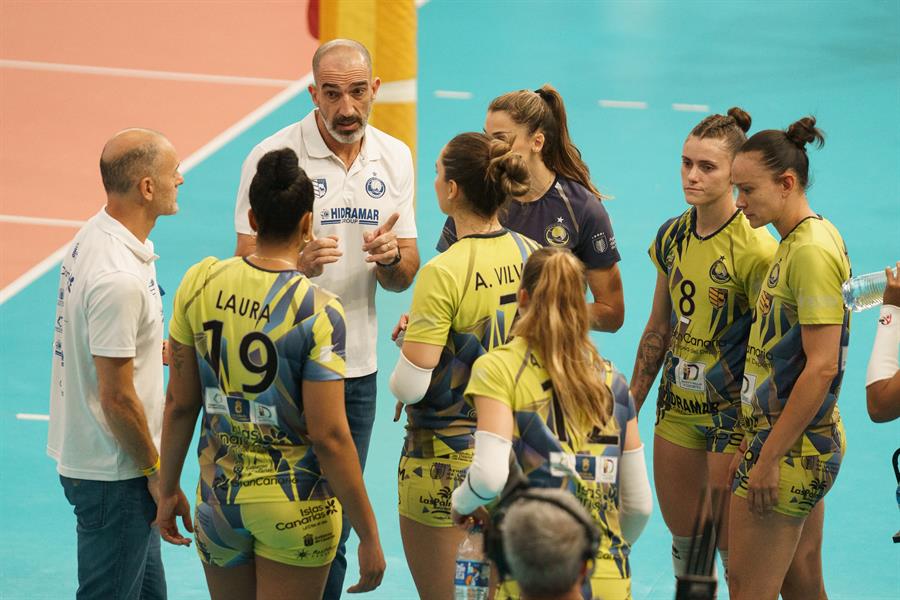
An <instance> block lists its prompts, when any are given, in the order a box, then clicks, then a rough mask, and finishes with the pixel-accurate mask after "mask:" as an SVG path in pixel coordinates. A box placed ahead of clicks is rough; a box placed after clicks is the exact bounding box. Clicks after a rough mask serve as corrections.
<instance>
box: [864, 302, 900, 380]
mask: <svg viewBox="0 0 900 600" xmlns="http://www.w3.org/2000/svg"><path fill="white" fill-rule="evenodd" d="M898 353H900V308H898V307H896V306H892V305H890V304H886V305H884V306H882V307H881V315H880V317H879V318H878V329H877V330H876V331H875V343H874V344H873V345H872V356H871V357H870V358H869V368H868V370H867V371H866V385H867V386H868V385H870V384H872V383H875V382H876V381H881V380H882V379H890V378H891V377H893V376H894V373H896V372H897V371H898V370H900V361H898V360H897V355H898Z"/></svg>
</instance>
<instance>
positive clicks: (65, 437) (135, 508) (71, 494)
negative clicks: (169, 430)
mask: <svg viewBox="0 0 900 600" xmlns="http://www.w3.org/2000/svg"><path fill="white" fill-rule="evenodd" d="M178 166H179V162H178V155H177V154H176V152H175V149H174V148H173V147H172V144H170V143H169V141H168V140H167V139H166V138H165V137H163V136H162V135H161V134H159V133H156V132H154V131H149V130H145V129H128V130H125V131H122V132H120V133H118V134H116V135H115V136H114V137H113V138H112V139H110V140H109V141H108V142H107V143H106V146H105V147H104V148H103V153H102V155H101V157H100V173H101V176H102V178H103V187H104V188H105V189H106V194H107V201H106V206H105V207H104V208H103V209H101V210H100V212H99V213H97V214H96V215H95V216H94V217H93V218H91V219H90V220H89V221H88V222H87V224H86V225H85V226H84V227H82V229H81V231H79V232H78V234H77V235H76V236H75V239H74V240H73V242H72V245H71V246H70V247H69V249H68V251H67V253H66V255H65V258H64V259H63V263H62V268H61V271H60V279H59V291H58V296H57V309H56V321H55V325H56V334H55V336H54V342H53V368H52V378H51V388H50V431H49V436H48V437H49V439H48V442H47V453H48V454H49V455H50V456H51V457H53V458H54V459H56V461H57V470H58V471H59V475H60V481H61V482H62V485H63V490H64V491H65V495H66V498H67V499H68V501H69V503H70V504H72V506H74V508H75V516H76V520H77V524H78V526H77V528H76V531H77V533H78V592H77V594H76V597H77V598H78V599H79V600H87V599H91V600H93V599H98V600H99V599H102V600H124V599H128V600H131V599H134V600H137V599H138V598H140V599H142V600H146V599H154V600H155V599H164V598H166V582H165V575H164V573H163V567H162V561H161V559H160V547H159V532H158V531H157V529H156V528H155V527H153V526H152V522H153V520H154V519H155V517H156V497H157V494H158V488H159V476H158V474H157V471H158V470H159V439H160V434H161V431H162V416H163V403H164V395H163V371H162V368H163V367H162V340H163V314H162V301H161V298H160V295H161V290H160V287H159V284H158V283H157V280H156V267H155V266H154V264H153V263H154V261H155V260H156V259H157V256H156V254H154V252H153V242H151V241H150V240H148V239H147V236H148V235H149V234H150V230H151V229H153V226H154V224H155V223H156V219H157V217H159V216H161V215H172V214H175V212H177V210H178V204H177V195H178V186H180V185H181V184H182V183H183V182H184V179H183V178H182V177H181V174H180V173H179V172H178Z"/></svg>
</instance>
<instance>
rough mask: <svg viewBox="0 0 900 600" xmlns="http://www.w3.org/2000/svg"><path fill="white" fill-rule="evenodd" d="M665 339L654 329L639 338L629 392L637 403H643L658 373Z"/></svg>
mask: <svg viewBox="0 0 900 600" xmlns="http://www.w3.org/2000/svg"><path fill="white" fill-rule="evenodd" d="M666 341H667V340H666V337H665V336H663V335H660V334H659V333H657V332H656V331H646V332H644V336H643V337H642V338H641V343H640V345H639V346H638V352H637V359H636V360H635V364H634V374H633V375H632V378H631V393H632V395H633V396H634V400H635V402H636V403H638V404H643V402H644V399H645V398H646V397H647V392H649V391H650V386H651V385H653V380H654V379H656V374H657V373H659V368H660V367H661V366H662V362H663V358H664V357H665V355H666V346H667V343H666Z"/></svg>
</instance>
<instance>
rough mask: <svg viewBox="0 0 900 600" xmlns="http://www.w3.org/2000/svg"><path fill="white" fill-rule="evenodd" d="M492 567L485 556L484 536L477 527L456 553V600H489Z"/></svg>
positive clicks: (454, 595) (461, 543) (471, 531)
mask: <svg viewBox="0 0 900 600" xmlns="http://www.w3.org/2000/svg"><path fill="white" fill-rule="evenodd" d="M490 575H491V567H490V565H489V564H488V561H487V558H486V557H485V555H484V534H483V533H482V532H481V527H479V526H477V525H476V526H475V527H473V528H472V529H471V530H469V533H468V534H466V537H465V539H464V540H463V541H462V542H460V544H459V549H458V550H457V552H456V575H455V577H454V580H455V587H454V592H453V598H454V600H487V597H488V590H489V586H488V581H489V579H490Z"/></svg>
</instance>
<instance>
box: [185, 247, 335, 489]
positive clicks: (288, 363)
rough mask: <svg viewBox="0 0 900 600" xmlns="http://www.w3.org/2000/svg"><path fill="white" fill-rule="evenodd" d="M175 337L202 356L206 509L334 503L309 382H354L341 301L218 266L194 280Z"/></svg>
mask: <svg viewBox="0 0 900 600" xmlns="http://www.w3.org/2000/svg"><path fill="white" fill-rule="evenodd" d="M169 332H170V335H171V336H172V339H174V340H175V341H177V342H178V343H180V344H185V345H189V346H193V347H194V349H195V351H196V354H197V362H198V367H199V373H200V385H201V387H202V389H203V420H202V426H201V435H200V443H199V446H198V453H199V458H200V474H201V478H200V486H199V491H198V495H199V497H200V500H202V501H203V502H207V503H209V504H240V503H246V502H270V501H284V500H322V499H325V498H330V497H331V496H332V493H331V489H330V488H329V486H328V483H327V481H326V480H325V479H324V478H323V477H322V473H321V470H320V468H319V463H318V460H317V459H316V456H315V454H314V453H313V451H312V446H311V443H310V441H309V437H308V435H307V425H306V419H305V415H304V410H303V397H302V388H301V383H302V381H303V380H309V381H331V380H341V379H343V377H344V344H345V335H346V332H345V329H344V311H343V308H342V307H341V303H340V301H339V300H338V299H337V297H335V296H334V295H333V294H330V293H328V292H326V291H324V290H322V289H320V288H319V287H318V286H316V285H314V284H312V283H310V281H309V280H308V279H307V278H306V277H304V276H303V275H302V274H300V273H298V272H297V271H266V270H263V269H260V268H257V267H255V266H253V265H251V264H250V263H248V262H247V261H245V260H244V259H242V258H239V257H236V258H232V259H228V260H223V261H219V260H217V259H215V258H212V257H210V258H206V259H204V260H203V261H201V262H199V263H197V264H196V265H194V266H193V267H191V268H190V269H189V270H188V272H187V273H186V274H185V276H184V279H183V280H182V282H181V285H180V286H179V288H178V292H177V293H176V295H175V309H174V314H173V315H172V321H171V323H170V326H169Z"/></svg>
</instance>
